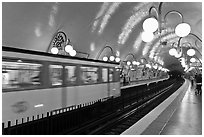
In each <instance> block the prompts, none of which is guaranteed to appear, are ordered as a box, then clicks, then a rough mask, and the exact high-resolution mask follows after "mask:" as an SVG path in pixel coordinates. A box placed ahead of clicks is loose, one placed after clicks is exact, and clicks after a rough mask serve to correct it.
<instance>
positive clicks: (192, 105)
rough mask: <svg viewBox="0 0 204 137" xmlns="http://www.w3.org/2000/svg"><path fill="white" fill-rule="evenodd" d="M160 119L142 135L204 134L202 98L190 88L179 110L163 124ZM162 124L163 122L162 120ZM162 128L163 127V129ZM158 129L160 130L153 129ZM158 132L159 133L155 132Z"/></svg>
mask: <svg viewBox="0 0 204 137" xmlns="http://www.w3.org/2000/svg"><path fill="white" fill-rule="evenodd" d="M161 119H162V118H161V117H158V118H157V120H155V121H154V122H153V123H152V124H151V125H150V126H149V127H148V128H147V129H146V130H145V131H144V132H143V133H142V134H143V135H154V134H157V135H201V134H202V96H201V95H195V91H194V90H193V89H192V88H191V85H190V88H188V91H187V92H186V94H185V96H184V98H183V100H182V102H181V103H180V104H179V106H178V107H177V109H175V111H174V112H173V114H172V115H171V116H170V117H169V119H168V120H167V121H166V122H165V124H163V123H159V121H160V120H161ZM161 122H163V121H162V120H161ZM161 126H162V127H161ZM153 127H154V128H157V129H159V131H158V130H155V129H153ZM155 131H157V132H155Z"/></svg>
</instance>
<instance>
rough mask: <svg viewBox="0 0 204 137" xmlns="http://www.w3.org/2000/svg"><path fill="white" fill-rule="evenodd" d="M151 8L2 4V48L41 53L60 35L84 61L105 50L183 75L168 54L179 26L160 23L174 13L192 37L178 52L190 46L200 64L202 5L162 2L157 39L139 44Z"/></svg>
mask: <svg viewBox="0 0 204 137" xmlns="http://www.w3.org/2000/svg"><path fill="white" fill-rule="evenodd" d="M152 6H154V7H155V8H156V9H158V6H159V2H145V3H143V2H105V3H101V2H76V3H73V2H58V3H50V2H45V3H39V2H38V3H37V2H35V3H33V2H28V3H26V2H23V3H22V2H17V3H14V2H12V3H11V2H9V3H7V2H3V4H2V44H3V45H4V46H11V47H17V48H24V49H29V50H37V51H43V52H46V51H47V49H48V48H49V44H50V41H51V40H52V38H53V35H54V34H55V33H56V32H57V31H58V30H62V31H63V32H65V33H66V35H67V37H68V38H69V39H70V41H71V43H72V45H73V47H74V49H76V51H78V52H82V53H88V54H89V55H90V56H89V58H92V59H95V58H96V57H97V56H98V54H99V51H100V50H101V49H102V48H103V47H104V46H107V45H108V46H110V47H112V49H113V51H114V52H115V53H116V54H117V55H119V56H120V58H121V60H130V59H131V56H129V57H127V55H128V54H129V53H131V54H133V55H134V56H135V58H136V59H137V60H140V59H141V58H146V59H147V60H148V61H150V60H155V61H156V62H157V61H158V62H163V63H164V64H163V67H166V68H168V69H170V70H175V69H176V70H181V71H182V70H183V67H182V66H181V63H180V62H179V60H178V59H177V58H175V57H172V56H170V55H169V53H168V52H169V49H170V48H171V46H172V44H173V43H174V42H176V43H178V40H179V37H178V36H176V35H175V31H174V28H175V26H176V25H177V24H179V23H181V17H180V16H178V14H168V15H167V16H166V18H165V19H164V16H165V15H166V14H167V13H168V12H169V11H172V10H175V11H178V12H180V13H181V14H182V15H183V20H184V22H186V23H188V24H190V26H191V35H188V36H186V37H184V38H182V39H181V41H180V42H181V44H180V46H182V47H183V50H184V51H185V50H186V48H188V46H187V45H186V44H185V43H188V45H189V43H190V46H192V47H194V48H196V49H197V50H196V57H198V58H199V59H200V60H201V59H202V55H201V54H202V40H201V38H202V3H201V2H163V3H162V7H161V20H162V23H161V27H162V33H161V34H160V35H159V34H157V33H155V38H154V39H153V41H151V42H148V43H146V42H143V41H142V39H141V33H142V31H143V28H142V23H143V21H144V20H145V19H146V18H147V17H149V9H150V7H152ZM151 15H153V16H156V11H155V10H152V11H151ZM198 51H200V52H198ZM107 54H110V50H109V49H105V50H104V51H103V53H102V54H101V55H100V57H99V59H101V58H102V57H103V56H104V55H107Z"/></svg>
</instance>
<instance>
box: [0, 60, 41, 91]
mask: <svg viewBox="0 0 204 137" xmlns="http://www.w3.org/2000/svg"><path fill="white" fill-rule="evenodd" d="M41 67H42V65H41V64H36V63H25V62H23V61H22V60H20V61H17V62H9V61H3V62H2V88H3V89H12V88H30V87H36V86H39V85H41V80H40V72H41Z"/></svg>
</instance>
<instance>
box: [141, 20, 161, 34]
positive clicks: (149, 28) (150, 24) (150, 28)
mask: <svg viewBox="0 0 204 137" xmlns="http://www.w3.org/2000/svg"><path fill="white" fill-rule="evenodd" d="M158 27H159V23H158V21H157V20H156V19H155V18H153V17H151V18H147V19H146V20H145V21H144V22H143V29H144V31H146V32H155V31H156V30H157V29H158Z"/></svg>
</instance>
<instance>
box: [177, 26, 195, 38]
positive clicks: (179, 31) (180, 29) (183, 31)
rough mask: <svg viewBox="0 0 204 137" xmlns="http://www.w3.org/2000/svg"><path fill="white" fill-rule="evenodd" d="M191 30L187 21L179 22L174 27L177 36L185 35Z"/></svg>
mask: <svg viewBox="0 0 204 137" xmlns="http://www.w3.org/2000/svg"><path fill="white" fill-rule="evenodd" d="M190 32H191V26H190V25H189V24H188V23H180V24H178V25H177V26H176V28H175V33H176V35H177V36H179V37H185V36H187V35H188V34H189V33H190Z"/></svg>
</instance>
